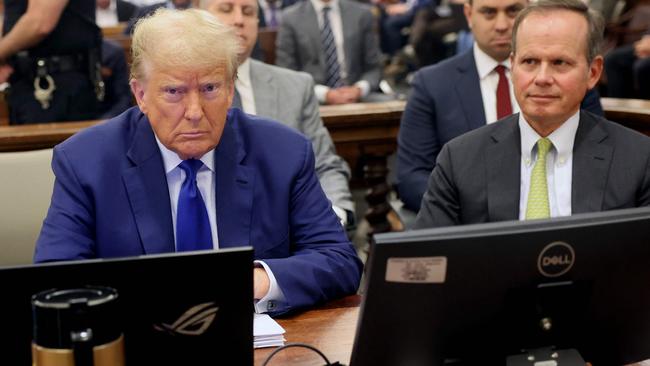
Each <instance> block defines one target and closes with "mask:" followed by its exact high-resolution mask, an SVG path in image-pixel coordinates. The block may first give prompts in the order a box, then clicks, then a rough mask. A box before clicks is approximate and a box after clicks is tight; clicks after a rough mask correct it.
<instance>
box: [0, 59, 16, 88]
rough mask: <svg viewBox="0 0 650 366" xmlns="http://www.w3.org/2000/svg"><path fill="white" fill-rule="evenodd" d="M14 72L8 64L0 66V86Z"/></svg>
mask: <svg viewBox="0 0 650 366" xmlns="http://www.w3.org/2000/svg"><path fill="white" fill-rule="evenodd" d="M13 72H14V68H13V67H11V66H10V65H8V64H0V84H2V83H6V82H7V81H9V77H10V76H11V74H12V73H13Z"/></svg>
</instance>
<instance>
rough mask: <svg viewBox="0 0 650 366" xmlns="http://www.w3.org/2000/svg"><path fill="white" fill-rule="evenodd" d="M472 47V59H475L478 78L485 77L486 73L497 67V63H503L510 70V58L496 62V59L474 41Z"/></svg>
mask: <svg viewBox="0 0 650 366" xmlns="http://www.w3.org/2000/svg"><path fill="white" fill-rule="evenodd" d="M473 48H474V60H475V61H476V70H477V71H478V77H479V79H481V80H483V79H485V78H486V77H487V76H488V75H490V73H491V72H492V71H494V68H495V67H497V65H503V66H505V67H506V68H507V69H508V70H510V58H506V59H505V60H503V61H502V62H498V61H497V60H495V59H493V58H492V57H490V56H489V55H488V54H487V53H485V52H483V50H482V49H481V48H480V47H479V46H478V45H477V44H476V42H474V47H473Z"/></svg>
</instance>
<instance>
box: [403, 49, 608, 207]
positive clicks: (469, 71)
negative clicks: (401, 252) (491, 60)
mask: <svg viewBox="0 0 650 366" xmlns="http://www.w3.org/2000/svg"><path fill="white" fill-rule="evenodd" d="M412 86H413V89H412V91H411V95H410V97H409V100H408V103H407V104H406V109H405V110H404V114H403V115H402V121H401V123H400V130H399V136H398V150H397V180H398V182H397V187H398V191H399V196H400V199H401V200H402V201H403V202H404V205H405V206H406V207H407V208H409V209H411V210H413V211H419V209H420V203H421V201H422V196H423V195H424V192H425V191H426V189H427V182H428V180H429V175H431V172H432V171H433V168H434V167H435V166H436V159H437V157H438V153H439V152H440V149H441V148H442V146H443V145H444V144H446V143H447V142H448V141H449V140H451V139H453V138H455V137H457V136H460V135H462V134H464V133H465V132H468V131H471V130H474V129H476V128H479V127H481V126H485V124H486V123H487V122H486V120H485V112H484V110H483V97H482V96H481V86H480V82H479V76H478V70H477V69H476V62H475V61H474V52H473V49H472V48H470V49H469V50H468V51H466V52H464V53H461V54H459V55H457V56H454V57H451V58H449V59H447V60H445V61H442V62H440V63H438V64H436V65H432V66H429V67H425V68H423V69H422V70H420V71H418V72H417V73H416V74H415V77H414V79H413V84H412ZM581 108H582V109H584V110H587V111H589V112H591V113H594V114H596V115H599V116H603V114H604V113H603V109H602V106H601V105H600V96H599V95H598V93H597V91H595V90H592V91H590V92H589V93H587V95H586V96H585V99H584V100H583V102H582V107H581Z"/></svg>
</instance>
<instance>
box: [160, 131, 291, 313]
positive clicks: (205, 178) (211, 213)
mask: <svg viewBox="0 0 650 366" xmlns="http://www.w3.org/2000/svg"><path fill="white" fill-rule="evenodd" d="M156 142H157V143H158V148H159V149H160V153H161V154H162V158H163V164H164V166H165V174H166V176H167V188H168V190H169V202H170V203H171V210H172V223H173V225H174V243H175V242H176V209H177V207H178V196H179V195H180V192H181V185H182V184H183V181H184V180H185V172H184V171H183V170H182V169H181V168H179V167H178V164H180V163H181V162H182V160H181V159H180V158H179V157H178V155H177V154H176V153H175V152H173V151H171V150H169V149H168V148H167V147H165V145H163V144H162V143H161V142H160V140H159V139H158V137H157V136H156ZM200 160H201V162H203V166H202V167H201V168H200V169H199V171H198V173H197V174H196V184H197V186H198V187H199V191H200V192H201V196H202V197H203V201H204V202H205V208H206V210H207V211H208V218H209V220H210V230H211V233H212V246H213V248H214V249H219V236H218V233H217V201H216V190H215V185H216V179H215V170H214V150H210V151H208V152H207V153H206V154H205V155H203V156H202V157H201V159H200ZM174 245H175V244H174ZM249 245H252V243H249ZM255 264H256V265H257V266H262V267H263V268H264V270H265V271H266V273H267V274H268V276H269V281H270V286H269V292H268V293H267V294H266V296H264V297H263V298H261V299H260V300H259V301H257V302H256V303H255V312H257V313H264V312H266V311H267V306H268V302H269V301H282V300H284V295H283V294H282V290H281V289H280V287H279V286H278V282H277V281H276V279H275V276H274V275H273V272H272V271H271V269H270V268H269V267H268V266H267V265H266V263H264V262H263V261H255Z"/></svg>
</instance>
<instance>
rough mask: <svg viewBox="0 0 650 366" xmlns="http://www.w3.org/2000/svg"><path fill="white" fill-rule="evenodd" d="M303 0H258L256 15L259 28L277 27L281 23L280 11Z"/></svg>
mask: <svg viewBox="0 0 650 366" xmlns="http://www.w3.org/2000/svg"><path fill="white" fill-rule="evenodd" d="M298 1H303V0H259V1H258V2H257V4H258V16H259V24H258V25H259V27H260V28H273V29H275V28H278V27H279V26H280V24H281V23H282V11H283V10H284V9H286V8H287V7H289V6H291V5H293V4H295V3H297V2H298Z"/></svg>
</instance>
